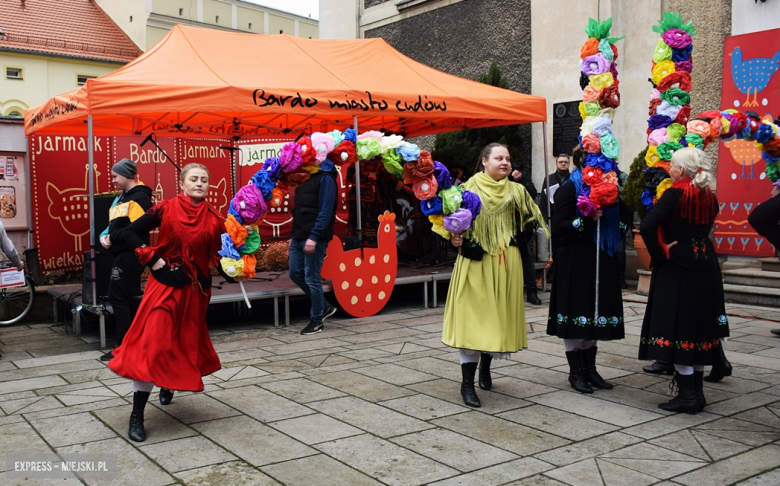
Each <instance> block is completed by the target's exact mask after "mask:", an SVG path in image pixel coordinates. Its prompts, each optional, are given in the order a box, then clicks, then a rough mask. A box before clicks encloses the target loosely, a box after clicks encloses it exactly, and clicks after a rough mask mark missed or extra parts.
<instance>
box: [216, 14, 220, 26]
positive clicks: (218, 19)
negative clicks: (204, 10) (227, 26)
mask: <svg viewBox="0 0 780 486" xmlns="http://www.w3.org/2000/svg"><path fill="white" fill-rule="evenodd" d="M216 23H217V24H218V23H219V15H217V21H216Z"/></svg>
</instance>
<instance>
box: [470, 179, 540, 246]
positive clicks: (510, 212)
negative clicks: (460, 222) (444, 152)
mask: <svg viewBox="0 0 780 486" xmlns="http://www.w3.org/2000/svg"><path fill="white" fill-rule="evenodd" d="M461 187H463V189H467V190H469V191H471V192H474V193H476V194H477V195H478V196H479V199H480V200H481V201H482V211H481V212H480V213H479V216H477V219H475V220H474V226H473V227H472V228H471V229H470V230H469V231H468V232H467V234H466V235H465V236H466V237H467V238H471V239H472V240H474V242H476V243H477V244H478V245H479V246H481V247H482V248H483V249H484V250H485V251H486V252H488V253H490V254H491V255H498V254H500V253H501V252H503V251H504V250H506V249H507V248H508V247H509V243H510V241H511V240H512V238H513V237H514V236H515V235H516V234H517V233H518V230H519V229H521V228H523V227H525V225H527V224H528V223H530V222H535V223H536V224H537V225H538V226H541V227H542V228H544V232H545V234H547V235H548V236H549V232H548V231H547V227H546V226H545V224H544V217H543V216H542V213H541V211H539V207H538V206H537V205H536V204H535V203H534V201H533V199H531V196H530V195H529V194H528V191H526V190H525V187H523V186H522V184H516V183H514V182H511V181H509V179H507V178H504V179H501V180H500V181H495V180H493V179H492V178H491V177H490V176H488V175H487V174H485V173H484V172H480V173H478V174H476V175H474V177H472V178H471V179H469V180H468V181H466V182H465V183H464V184H463V185H462V186H461ZM518 212H519V213H520V221H521V227H520V228H518V227H517V213H518Z"/></svg>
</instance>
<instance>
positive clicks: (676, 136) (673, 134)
mask: <svg viewBox="0 0 780 486" xmlns="http://www.w3.org/2000/svg"><path fill="white" fill-rule="evenodd" d="M666 134H667V135H668V136H669V141H670V142H678V143H679V142H680V139H681V138H683V137H684V136H685V127H684V126H682V125H680V124H679V123H672V124H671V125H669V126H668V127H666Z"/></svg>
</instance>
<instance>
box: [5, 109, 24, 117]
mask: <svg viewBox="0 0 780 486" xmlns="http://www.w3.org/2000/svg"><path fill="white" fill-rule="evenodd" d="M6 116H24V115H23V114H21V113H19V112H18V111H16V110H13V111H11V112H9V113H8V115H6Z"/></svg>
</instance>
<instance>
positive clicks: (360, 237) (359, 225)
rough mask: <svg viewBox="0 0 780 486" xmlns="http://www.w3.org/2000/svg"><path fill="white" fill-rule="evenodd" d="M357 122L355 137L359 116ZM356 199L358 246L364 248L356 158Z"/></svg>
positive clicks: (355, 118)
mask: <svg viewBox="0 0 780 486" xmlns="http://www.w3.org/2000/svg"><path fill="white" fill-rule="evenodd" d="M352 118H353V120H354V122H355V136H356V137H357V133H358V119H357V115H355V116H354V117H352ZM355 199H356V200H357V201H356V202H355V208H356V212H355V216H357V237H358V244H359V245H360V247H361V248H362V247H363V222H362V220H361V215H360V161H359V160H358V159H357V157H356V158H355Z"/></svg>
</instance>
